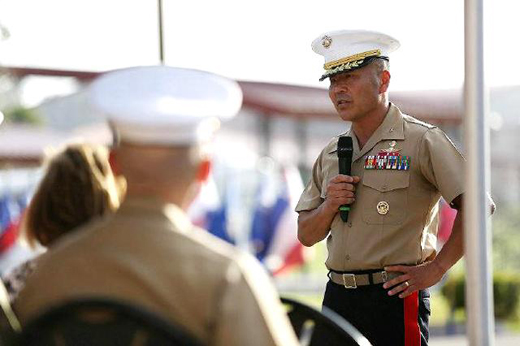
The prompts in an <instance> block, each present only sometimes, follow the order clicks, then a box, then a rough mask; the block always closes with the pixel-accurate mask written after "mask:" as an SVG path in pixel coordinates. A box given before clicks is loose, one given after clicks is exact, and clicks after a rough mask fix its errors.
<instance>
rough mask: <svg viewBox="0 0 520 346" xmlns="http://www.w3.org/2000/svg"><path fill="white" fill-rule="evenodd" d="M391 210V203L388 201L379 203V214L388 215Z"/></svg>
mask: <svg viewBox="0 0 520 346" xmlns="http://www.w3.org/2000/svg"><path fill="white" fill-rule="evenodd" d="M389 210H390V205H389V204H388V202H386V201H381V202H379V203H377V212H378V214H379V215H386V214H388V211H389Z"/></svg>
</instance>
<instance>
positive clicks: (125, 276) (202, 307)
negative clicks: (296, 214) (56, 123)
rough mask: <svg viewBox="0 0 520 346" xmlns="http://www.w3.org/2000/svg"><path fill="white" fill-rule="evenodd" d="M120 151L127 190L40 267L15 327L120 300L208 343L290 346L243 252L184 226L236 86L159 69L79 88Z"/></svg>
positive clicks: (261, 274) (272, 299) (277, 306)
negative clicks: (96, 301) (69, 308)
mask: <svg viewBox="0 0 520 346" xmlns="http://www.w3.org/2000/svg"><path fill="white" fill-rule="evenodd" d="M90 97H91V100H92V103H93V106H94V107H95V108H96V109H97V110H98V111H100V112H102V113H103V114H105V115H106V116H107V117H108V119H109V121H110V123H111V125H112V127H113V128H114V129H115V130H116V131H117V134H118V136H119V139H120V142H119V145H118V146H117V147H116V148H114V149H113V150H112V153H111V163H112V166H113V169H114V171H115V172H117V173H118V174H119V173H120V174H122V175H123V176H124V177H125V178H126V181H127V193H126V197H125V201H124V202H123V203H122V205H121V207H120V208H119V210H118V211H117V213H116V214H115V215H114V216H112V217H109V218H107V219H105V220H102V221H100V222H98V223H96V224H94V225H91V226H89V227H88V229H85V230H84V231H83V232H81V233H78V234H77V236H76V237H74V238H69V239H67V241H65V242H63V243H61V244H59V245H58V246H56V247H55V248H53V249H52V250H51V251H49V252H48V253H47V254H45V255H44V258H42V260H41V263H39V265H38V268H37V269H36V270H35V272H34V273H33V275H31V277H30V279H29V280H27V283H26V286H25V289H24V290H22V292H21V293H20V295H19V299H18V300H17V302H16V304H15V311H16V312H17V313H18V314H19V317H20V319H21V321H22V323H24V322H27V321H28V320H29V319H30V318H32V317H35V316H36V315H38V314H39V313H41V312H42V311H43V310H44V309H45V308H48V307H50V306H51V305H53V304H56V303H59V302H63V301H65V300H69V299H74V298H79V297H86V296H88V297H93V296H95V297H109V298H115V299H118V300H123V301H127V302H129V303H131V304H136V305H139V306H142V307H143V308H146V309H147V310H150V311H152V312H155V313H157V314H159V315H162V316H163V317H166V318H168V319H169V320H170V321H172V322H173V323H175V324H178V325H180V326H182V327H184V328H185V329H186V330H187V331H188V332H191V334H192V335H194V336H195V337H197V338H198V339H199V340H200V341H202V342H203V343H205V344H208V345H227V346H232V345H284V346H285V345H296V344H297V340H296V337H295V334H294V332H293V330H292V327H291V325H290V323H289V320H288V318H287V315H286V314H285V312H284V310H283V307H282V305H281V303H280V300H279V297H278V296H277V293H276V290H275V288H274V286H273V285H272V283H271V282H270V280H269V277H268V276H267V274H266V272H265V271H264V269H263V268H262V267H261V266H260V264H259V263H258V262H257V261H256V260H255V259H254V258H253V257H252V256H250V255H248V254H246V253H242V252H240V251H239V250H237V249H235V248H233V247H232V246H230V245H228V244H226V243H224V242H223V241H220V240H218V239H217V238H215V237H213V236H212V235H211V234H209V233H208V232H206V231H204V230H202V229H199V228H197V227H195V226H193V225H192V224H191V223H190V221H189V219H188V217H187V215H186V214H185V210H186V208H187V207H188V206H189V205H190V203H191V201H192V200H193V199H194V197H195V196H196V194H197V192H198V189H199V186H200V184H201V183H202V182H203V181H204V180H205V179H206V178H207V177H208V174H209V169H210V161H209V157H208V152H207V151H206V149H207V148H208V147H207V146H206V145H207V141H208V139H209V138H210V137H211V135H212V133H213V132H214V131H215V130H216V129H217V127H218V126H219V121H218V118H220V119H226V118H231V117H232V116H234V115H235V114H236V113H237V112H238V110H239V109H240V106H241V101H242V93H241V90H240V88H239V86H238V84H237V83H235V82H234V81H230V80H228V79H225V78H223V77H220V76H216V75H213V74H210V73H207V72H203V71H196V70H189V69H180V68H173V67H166V66H150V67H135V68H128V69H123V70H118V71H113V72H110V73H107V74H105V75H103V76H101V77H100V78H98V79H97V80H96V81H94V82H93V84H92V85H91V89H90Z"/></svg>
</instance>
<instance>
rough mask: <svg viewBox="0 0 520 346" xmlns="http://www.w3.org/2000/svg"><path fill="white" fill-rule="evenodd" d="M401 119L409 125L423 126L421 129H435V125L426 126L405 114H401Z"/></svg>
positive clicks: (426, 124)
mask: <svg viewBox="0 0 520 346" xmlns="http://www.w3.org/2000/svg"><path fill="white" fill-rule="evenodd" d="M403 119H404V120H405V121H406V122H408V123H411V124H416V125H420V126H423V127H426V128H428V129H434V128H436V127H437V126H435V125H432V124H428V123H425V122H424V121H421V120H419V119H417V118H414V117H412V116H410V115H407V114H403Z"/></svg>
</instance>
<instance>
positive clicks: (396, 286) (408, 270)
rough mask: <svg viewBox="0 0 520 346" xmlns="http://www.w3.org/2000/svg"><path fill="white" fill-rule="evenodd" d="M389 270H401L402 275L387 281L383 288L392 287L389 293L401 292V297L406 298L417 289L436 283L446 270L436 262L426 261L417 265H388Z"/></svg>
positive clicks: (386, 268) (391, 294)
mask: <svg viewBox="0 0 520 346" xmlns="http://www.w3.org/2000/svg"><path fill="white" fill-rule="evenodd" d="M385 270H386V271H387V272H400V273H402V275H400V276H398V277H396V278H394V279H392V280H390V281H387V282H386V283H385V284H384V285H383V288H385V289H390V290H389V291H388V295H390V296H393V295H395V294H399V298H405V297H407V296H409V295H410V294H412V293H413V292H415V291H418V290H423V289H425V288H428V287H431V286H433V285H435V284H436V283H437V282H439V281H440V280H441V279H442V276H443V275H444V271H443V270H442V268H441V267H440V266H439V265H438V264H437V263H434V262H426V263H423V264H419V265H416V266H403V265H397V266H388V267H385Z"/></svg>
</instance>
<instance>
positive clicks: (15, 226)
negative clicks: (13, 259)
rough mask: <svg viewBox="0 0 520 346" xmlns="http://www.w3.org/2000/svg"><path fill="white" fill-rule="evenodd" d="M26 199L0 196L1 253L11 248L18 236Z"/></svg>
mask: <svg viewBox="0 0 520 346" xmlns="http://www.w3.org/2000/svg"><path fill="white" fill-rule="evenodd" d="M25 207H26V203H25V199H24V198H22V197H19V198H17V197H15V196H11V195H7V194H6V195H4V196H3V197H1V198H0V253H3V252H5V251H6V250H7V249H9V248H10V247H11V246H12V245H13V244H14V243H15V242H16V239H17V238H18V233H19V226H20V221H21V218H22V213H23V211H24V209H25Z"/></svg>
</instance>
